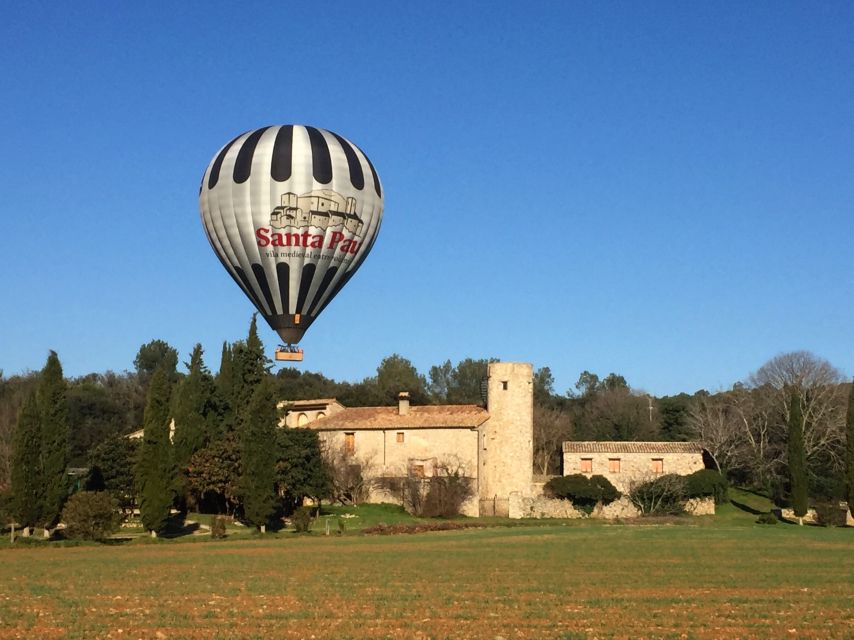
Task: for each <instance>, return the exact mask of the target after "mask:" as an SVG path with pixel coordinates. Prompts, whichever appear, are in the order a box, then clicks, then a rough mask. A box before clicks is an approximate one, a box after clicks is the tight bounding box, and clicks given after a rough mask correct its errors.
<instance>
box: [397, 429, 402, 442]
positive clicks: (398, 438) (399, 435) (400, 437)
mask: <svg viewBox="0 0 854 640" xmlns="http://www.w3.org/2000/svg"><path fill="white" fill-rule="evenodd" d="M397 442H398V443H399V444H403V431H398V432H397Z"/></svg>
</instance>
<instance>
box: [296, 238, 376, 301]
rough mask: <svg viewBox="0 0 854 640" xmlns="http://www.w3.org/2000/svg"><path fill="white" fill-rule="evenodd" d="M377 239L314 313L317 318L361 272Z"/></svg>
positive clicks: (362, 253)
mask: <svg viewBox="0 0 854 640" xmlns="http://www.w3.org/2000/svg"><path fill="white" fill-rule="evenodd" d="M376 239H377V236H376V235H374V237H373V239H372V240H371V244H370V245H369V246H368V247H367V249H364V250H363V251H362V252H361V254H360V255H359V257H358V258H356V262H354V263H353V264H351V265H350V267H349V268H348V269H347V273H345V274H344V277H343V278H341V279H340V280H339V281H338V284H336V285H335V288H334V289H333V290H332V293H330V294H329V297H328V298H326V302H324V303H323V304H322V305H321V307H320V308H319V309H318V310H317V311H312V314H313V315H314V316H315V317H317V316H319V315H320V314H321V313H322V312H323V310H324V309H325V308H326V306H327V305H328V304H329V303H330V302H332V299H333V298H334V297H335V296H337V295H338V292H339V291H341V289H343V288H344V286H345V285H346V284H347V283H348V282H350V278H352V277H353V274H354V273H356V271H358V270H359V267H361V266H362V263H363V262H364V261H365V258H367V257H368V254H369V253H370V251H371V247H372V246H373V243H374V241H375V240H376ZM317 299H319V298H317Z"/></svg>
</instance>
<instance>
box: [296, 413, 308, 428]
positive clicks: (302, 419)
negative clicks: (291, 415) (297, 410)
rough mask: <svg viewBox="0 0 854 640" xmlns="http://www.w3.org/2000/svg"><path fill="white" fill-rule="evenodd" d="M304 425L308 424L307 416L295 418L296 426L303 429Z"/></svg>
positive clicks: (302, 414)
mask: <svg viewBox="0 0 854 640" xmlns="http://www.w3.org/2000/svg"><path fill="white" fill-rule="evenodd" d="M306 424H308V416H307V415H306V414H304V413H301V414H299V415H298V416H297V426H298V427H304V426H305V425H306Z"/></svg>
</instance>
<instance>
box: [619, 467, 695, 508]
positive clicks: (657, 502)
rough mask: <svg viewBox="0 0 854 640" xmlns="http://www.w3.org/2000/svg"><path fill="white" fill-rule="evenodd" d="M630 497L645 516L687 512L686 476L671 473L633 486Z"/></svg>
mask: <svg viewBox="0 0 854 640" xmlns="http://www.w3.org/2000/svg"><path fill="white" fill-rule="evenodd" d="M629 498H630V499H631V501H632V503H633V504H634V505H635V506H636V507H637V508H638V511H640V512H641V515H644V516H654V515H655V516H657V515H681V514H683V513H684V512H685V478H684V476H678V475H676V474H674V473H670V474H667V475H664V476H661V477H658V478H655V479H654V480H649V481H647V482H642V483H640V484H637V485H635V486H633V487H632V488H631V490H630V491H629Z"/></svg>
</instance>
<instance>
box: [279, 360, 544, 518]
mask: <svg viewBox="0 0 854 640" xmlns="http://www.w3.org/2000/svg"><path fill="white" fill-rule="evenodd" d="M486 386H487V402H486V408H484V407H481V406H479V405H474V404H470V405H428V406H411V405H410V402H409V394H408V393H401V394H400V398H399V401H398V405H397V406H396V407H343V406H342V405H341V404H340V403H338V402H336V401H335V400H333V399H329V400H312V401H298V402H292V403H285V404H286V405H287V413H286V415H285V418H284V423H285V425H286V426H288V427H297V426H304V427H307V428H310V429H314V430H316V431H318V432H319V435H320V439H321V444H322V446H323V447H324V448H325V449H326V450H327V451H333V452H339V451H340V452H341V453H342V454H343V455H345V456H347V457H349V458H351V459H352V460H353V462H354V463H355V464H359V465H360V466H361V468H362V472H363V474H365V475H368V476H369V477H371V478H383V477H413V476H414V477H431V476H433V475H434V474H436V473H439V470H440V468H441V467H443V466H448V467H451V466H452V467H453V468H454V469H457V470H459V471H461V472H462V475H464V476H465V477H467V478H469V479H470V481H471V482H472V483H473V484H474V486H475V487H476V493H475V497H474V498H473V499H471V500H469V501H468V503H466V504H464V505H463V512H464V513H465V514H466V515H472V516H479V515H493V514H495V515H504V516H507V515H510V514H509V503H510V495H511V494H513V493H524V494H526V495H527V494H528V493H530V491H531V486H532V480H533V472H532V464H531V461H532V459H533V423H534V420H533V412H534V393H533V369H532V367H531V365H530V364H527V363H518V362H493V363H491V364H490V365H489V368H488V373H487V385H486ZM369 500H370V501H372V502H388V501H393V500H394V497H393V496H391V495H389V494H388V493H387V492H385V491H384V490H383V489H381V488H379V487H378V486H372V489H371V495H370V498H369Z"/></svg>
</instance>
